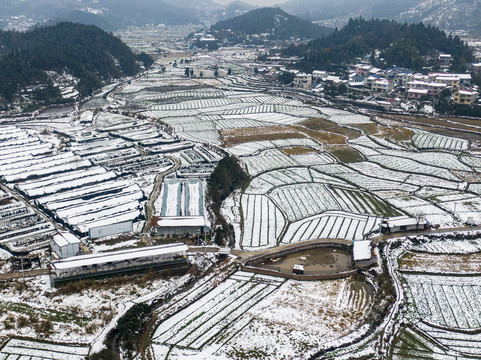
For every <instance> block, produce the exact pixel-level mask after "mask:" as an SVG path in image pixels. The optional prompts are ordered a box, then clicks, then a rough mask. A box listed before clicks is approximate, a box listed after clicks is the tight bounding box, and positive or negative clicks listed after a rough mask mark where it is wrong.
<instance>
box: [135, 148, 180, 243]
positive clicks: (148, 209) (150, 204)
mask: <svg viewBox="0 0 481 360" xmlns="http://www.w3.org/2000/svg"><path fill="white" fill-rule="evenodd" d="M165 157H166V158H167V159H170V160H172V161H174V163H175V165H174V166H173V167H171V168H170V169H169V170H166V171H164V172H162V173H160V174H159V175H158V176H157V177H156V178H155V185H154V189H153V190H152V193H151V194H150V197H149V200H148V201H147V203H146V204H145V225H144V228H143V230H142V232H143V233H144V234H147V233H148V231H149V230H150V226H151V220H152V215H153V208H154V202H155V200H156V199H157V196H159V192H160V188H161V186H162V182H163V181H164V177H165V176H166V175H168V174H170V173H173V172H174V171H176V170H177V169H178V168H179V167H180V161H179V160H177V159H176V158H174V157H171V156H165Z"/></svg>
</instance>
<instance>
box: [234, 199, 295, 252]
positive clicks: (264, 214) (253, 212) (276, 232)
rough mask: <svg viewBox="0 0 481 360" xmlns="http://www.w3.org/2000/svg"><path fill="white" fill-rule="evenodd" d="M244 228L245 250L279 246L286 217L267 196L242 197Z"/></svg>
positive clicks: (243, 242) (242, 240)
mask: <svg viewBox="0 0 481 360" xmlns="http://www.w3.org/2000/svg"><path fill="white" fill-rule="evenodd" d="M241 204H242V209H243V217H244V228H243V230H242V238H241V244H242V247H243V248H267V247H274V246H276V245H277V242H278V239H279V237H280V235H281V232H282V230H283V229H284V226H285V223H286V221H285V219H284V215H283V214H282V212H281V211H280V209H279V208H278V207H277V206H276V205H275V204H274V202H273V201H272V200H271V199H269V198H268V197H267V196H265V195H248V194H244V195H242V199H241Z"/></svg>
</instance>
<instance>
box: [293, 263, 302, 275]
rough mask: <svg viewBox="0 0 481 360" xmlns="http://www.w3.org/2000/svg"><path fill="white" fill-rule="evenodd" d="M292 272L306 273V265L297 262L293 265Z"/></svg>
mask: <svg viewBox="0 0 481 360" xmlns="http://www.w3.org/2000/svg"><path fill="white" fill-rule="evenodd" d="M292 272H293V273H294V274H296V275H304V265H301V264H295V265H294V266H293V267H292Z"/></svg>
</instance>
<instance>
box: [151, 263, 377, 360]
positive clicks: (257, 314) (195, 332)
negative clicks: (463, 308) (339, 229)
mask: <svg viewBox="0 0 481 360" xmlns="http://www.w3.org/2000/svg"><path fill="white" fill-rule="evenodd" d="M371 298H372V294H371V289H370V287H369V286H367V285H366V284H362V283H358V282H355V281H354V280H352V279H343V280H334V281H324V282H300V281H293V280H289V281H284V280H282V279H279V278H274V277H269V276H263V275H254V274H250V273H244V272H237V273H235V274H234V275H232V276H231V277H230V278H229V279H228V280H227V281H225V282H223V283H222V284H220V285H219V286H218V287H217V288H215V289H214V290H213V291H212V292H210V293H209V294H207V295H206V296H205V297H203V298H202V299H201V300H199V301H197V302H196V303H194V304H192V305H191V306H189V307H188V308H186V309H184V310H182V311H181V312H179V313H177V314H176V315H174V316H173V317H171V318H169V319H167V320H166V321H164V322H163V323H161V324H160V326H159V327H158V328H157V330H156V331H155V334H154V337H153V346H154V351H155V356H156V358H164V357H165V356H166V355H167V352H169V350H170V353H169V359H206V358H209V359H238V358H242V357H243V356H246V354H251V355H253V356H257V357H262V358H266V359H267V358H278V359H281V358H289V359H297V358H302V357H303V356H308V354H312V353H313V352H315V351H316V350H317V349H318V348H319V347H320V345H321V344H323V343H325V342H326V341H330V340H335V339H338V338H339V337H342V336H344V335H347V334H349V333H350V332H352V331H354V330H356V329H357V328H358V327H359V326H361V324H362V322H363V319H364V318H365V316H366V314H367V312H368V311H369V309H370V300H371Z"/></svg>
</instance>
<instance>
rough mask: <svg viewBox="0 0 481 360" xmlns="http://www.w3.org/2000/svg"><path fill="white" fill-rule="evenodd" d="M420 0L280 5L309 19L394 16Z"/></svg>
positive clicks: (312, 0)
mask: <svg viewBox="0 0 481 360" xmlns="http://www.w3.org/2000/svg"><path fill="white" fill-rule="evenodd" d="M421 1H422V0H338V1H331V0H291V1H288V2H286V3H285V4H282V5H281V7H282V8H283V9H284V10H286V11H287V12H290V13H292V14H295V15H298V16H302V17H304V18H308V19H310V20H326V19H335V18H346V17H347V18H349V17H359V16H364V17H375V18H395V17H396V16H398V15H399V13H401V12H402V11H405V10H407V9H409V8H411V7H412V6H415V5H417V4H418V3H420V2H421Z"/></svg>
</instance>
